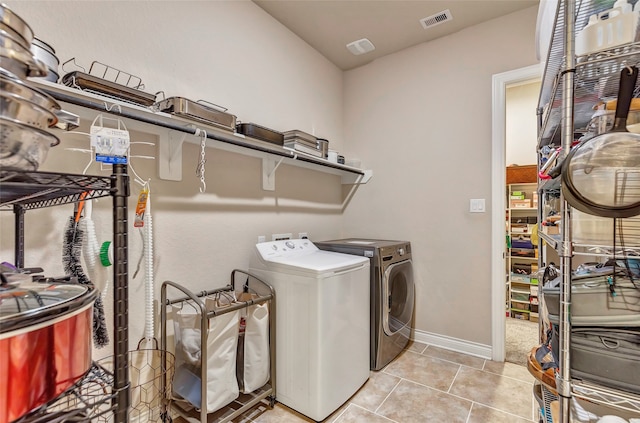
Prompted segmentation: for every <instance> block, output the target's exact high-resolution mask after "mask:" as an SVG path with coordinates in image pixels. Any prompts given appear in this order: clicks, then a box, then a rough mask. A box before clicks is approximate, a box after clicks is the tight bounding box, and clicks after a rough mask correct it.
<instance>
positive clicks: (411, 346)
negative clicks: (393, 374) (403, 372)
mask: <svg viewBox="0 0 640 423" xmlns="http://www.w3.org/2000/svg"><path fill="white" fill-rule="evenodd" d="M426 348H427V344H423V343H421V342H415V341H411V340H410V341H409V343H408V344H407V346H406V347H404V349H405V350H409V351H413V352H417V353H421V352H423V351H424V350H425V349H426Z"/></svg>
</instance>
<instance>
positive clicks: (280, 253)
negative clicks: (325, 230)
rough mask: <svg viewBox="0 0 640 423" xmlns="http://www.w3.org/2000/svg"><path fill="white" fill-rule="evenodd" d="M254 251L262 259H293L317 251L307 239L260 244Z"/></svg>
mask: <svg viewBox="0 0 640 423" xmlns="http://www.w3.org/2000/svg"><path fill="white" fill-rule="evenodd" d="M256 249H257V250H258V253H259V254H260V255H261V256H262V258H263V259H270V258H275V257H295V256H299V255H304V254H309V253H313V252H315V251H318V247H316V246H315V245H314V244H313V242H311V241H309V240H308V239H286V240H280V241H268V242H260V243H258V244H256Z"/></svg>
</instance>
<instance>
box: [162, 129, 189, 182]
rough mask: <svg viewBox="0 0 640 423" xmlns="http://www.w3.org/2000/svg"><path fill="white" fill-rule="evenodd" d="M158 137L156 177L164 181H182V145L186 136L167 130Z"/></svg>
mask: <svg viewBox="0 0 640 423" xmlns="http://www.w3.org/2000/svg"><path fill="white" fill-rule="evenodd" d="M158 136H159V137H160V142H159V143H158V176H159V177H160V179H164V180H166V181H182V144H183V143H184V140H185V138H186V137H187V134H186V133H180V132H177V131H173V130H169V131H167V132H166V133H165V134H159V135H158Z"/></svg>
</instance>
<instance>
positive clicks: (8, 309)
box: [0, 281, 97, 334]
mask: <svg viewBox="0 0 640 423" xmlns="http://www.w3.org/2000/svg"><path fill="white" fill-rule="evenodd" d="M96 296H97V292H96V290H95V288H93V287H92V286H90V285H81V284H77V283H51V282H31V281H28V282H22V283H19V284H15V285H13V284H8V285H3V286H2V287H0V334H3V333H6V332H9V331H13V330H16V329H21V328H25V327H28V326H32V325H35V324H38V323H42V322H44V321H47V320H51V319H54V318H55V317H58V316H61V315H64V314H69V313H72V312H73V311H75V310H78V309H79V308H81V307H83V306H84V305H86V304H88V303H90V302H93V301H94V300H95V298H96Z"/></svg>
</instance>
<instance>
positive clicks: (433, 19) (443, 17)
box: [420, 9, 453, 29]
mask: <svg viewBox="0 0 640 423" xmlns="http://www.w3.org/2000/svg"><path fill="white" fill-rule="evenodd" d="M452 19H453V15H451V11H450V10H449V9H447V10H443V11H442V12H440V13H436V14H435V15H431V16H427V17H426V18H422V19H420V23H421V24H422V27H423V28H424V29H427V28H431V27H434V26H436V25H440V24H441V23H445V22H448V21H450V20H452Z"/></svg>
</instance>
